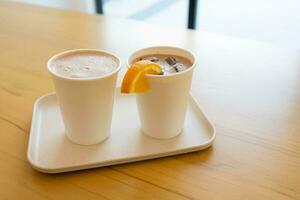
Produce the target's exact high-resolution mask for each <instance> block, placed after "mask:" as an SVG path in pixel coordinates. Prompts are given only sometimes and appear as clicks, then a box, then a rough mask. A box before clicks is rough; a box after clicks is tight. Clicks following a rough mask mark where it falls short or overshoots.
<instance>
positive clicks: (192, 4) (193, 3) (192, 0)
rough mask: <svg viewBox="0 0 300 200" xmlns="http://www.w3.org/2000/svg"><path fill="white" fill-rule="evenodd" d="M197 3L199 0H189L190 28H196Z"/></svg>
mask: <svg viewBox="0 0 300 200" xmlns="http://www.w3.org/2000/svg"><path fill="white" fill-rule="evenodd" d="M197 3H198V0H189V11H188V28H189V29H195V28H196V18H197Z"/></svg>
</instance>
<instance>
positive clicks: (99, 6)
mask: <svg viewBox="0 0 300 200" xmlns="http://www.w3.org/2000/svg"><path fill="white" fill-rule="evenodd" d="M95 3H96V11H97V13H98V14H103V1H102V0H95Z"/></svg>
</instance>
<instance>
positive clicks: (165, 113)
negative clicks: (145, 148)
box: [128, 46, 196, 139]
mask: <svg viewBox="0 0 300 200" xmlns="http://www.w3.org/2000/svg"><path fill="white" fill-rule="evenodd" d="M152 54H166V55H177V56H181V57H184V58H187V59H188V60H190V61H191V62H192V63H193V65H192V66H191V67H190V68H188V69H187V70H185V71H182V72H178V73H174V74H170V75H163V76H162V75H147V78H148V81H149V84H150V90H149V91H147V92H145V93H142V94H137V106H138V111H139V116H140V122H141V128H142V132H143V133H145V134H146V135H148V136H151V137H153V138H158V139H167V138H172V137H175V136H177V135H178V134H180V133H181V132H182V130H183V125H184V120H185V115H186V110H187V104H188V99H189V91H190V87H191V81H192V75H193V70H194V68H195V66H196V58H195V56H194V55H193V54H192V53H191V52H190V51H188V50H185V49H181V48H177V47H168V46H157V47H149V48H145V49H141V50H138V51H136V52H135V53H133V54H132V55H131V56H130V57H129V59H128V65H129V64H131V63H132V62H133V61H134V60H136V59H137V58H140V57H142V56H146V55H152Z"/></svg>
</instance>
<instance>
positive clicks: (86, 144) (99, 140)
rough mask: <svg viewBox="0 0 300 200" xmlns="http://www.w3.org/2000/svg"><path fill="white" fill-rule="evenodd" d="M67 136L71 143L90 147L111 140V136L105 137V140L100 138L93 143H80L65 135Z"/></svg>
mask: <svg viewBox="0 0 300 200" xmlns="http://www.w3.org/2000/svg"><path fill="white" fill-rule="evenodd" d="M65 136H66V137H67V138H68V140H69V141H71V142H72V143H73V144H77V145H82V146H89V145H95V144H99V143H102V142H104V141H105V140H107V139H108V138H109V135H107V136H105V137H104V138H100V139H98V140H94V141H93V142H82V141H78V140H76V139H74V138H72V137H70V135H69V134H67V133H65Z"/></svg>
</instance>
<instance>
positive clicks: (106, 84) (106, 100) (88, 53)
mask: <svg viewBox="0 0 300 200" xmlns="http://www.w3.org/2000/svg"><path fill="white" fill-rule="evenodd" d="M47 67H48V71H49V72H50V73H51V75H52V78H53V82H54V86H55V90H56V96H57V99H58V102H59V106H60V110H61V114H62V118H63V121H64V125H65V133H66V135H67V137H68V138H69V139H70V140H71V141H72V142H74V143H77V144H81V145H91V144H96V143H98V142H101V141H103V140H105V139H106V138H107V137H108V136H109V134H110V128H111V119H112V108H113V102H114V92H115V85H116V78H117V73H118V71H119V70H120V60H119V59H118V58H117V57H116V56H114V55H113V54H111V53H108V52H105V51H99V50H89V49H78V50H70V51H65V52H62V53H60V54H57V55H55V56H53V57H52V58H50V59H49V61H48V66H47Z"/></svg>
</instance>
